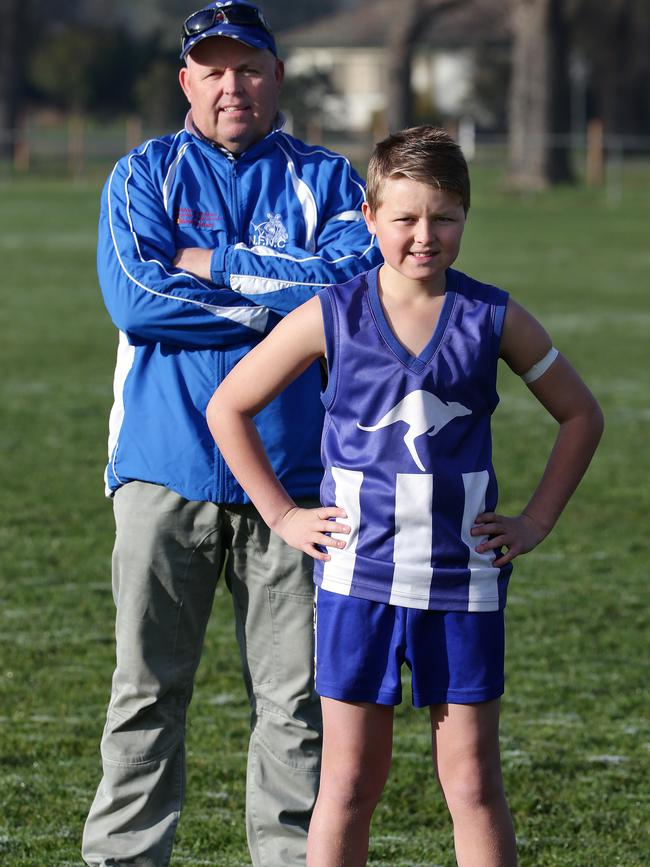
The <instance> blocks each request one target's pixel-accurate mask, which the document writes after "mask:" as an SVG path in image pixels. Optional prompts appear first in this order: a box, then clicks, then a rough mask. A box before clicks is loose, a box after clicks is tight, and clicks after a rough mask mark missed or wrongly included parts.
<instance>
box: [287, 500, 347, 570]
mask: <svg viewBox="0 0 650 867" xmlns="http://www.w3.org/2000/svg"><path fill="white" fill-rule="evenodd" d="M330 518H347V515H346V514H345V512H344V511H343V509H339V508H338V507H337V506H319V507H318V508H317V509H300V508H298V507H297V506H296V507H295V508H293V509H289V511H288V512H286V514H284V515H283V516H282V517H281V518H280V519H279V520H278V521H277V522H276V523H275V524H274V525H273V526H272V528H271V529H272V530H274V531H275V532H276V533H277V534H278V536H281V537H282V538H283V539H284V541H285V542H286V543H287V544H288V545H291V547H292V548H297V549H298V550H299V551H304V552H305V554H309V556H310V557H313V558H314V560H329V559H330V555H329V554H326V553H325V552H324V551H320V550H319V549H318V547H317V546H318V545H321V546H324V547H329V548H345V542H344V541H343V540H342V539H333V538H332V537H331V535H329V534H330V533H345V534H347V533H349V532H350V528H349V527H348V526H347V525H346V524H339V523H337V522H336V521H331V520H329V519H330Z"/></svg>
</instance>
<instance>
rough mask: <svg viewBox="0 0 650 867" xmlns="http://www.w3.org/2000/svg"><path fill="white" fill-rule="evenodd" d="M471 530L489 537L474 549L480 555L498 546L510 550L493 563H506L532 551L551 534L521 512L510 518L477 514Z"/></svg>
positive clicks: (494, 564)
mask: <svg viewBox="0 0 650 867" xmlns="http://www.w3.org/2000/svg"><path fill="white" fill-rule="evenodd" d="M470 532H471V535H472V536H487V537H489V538H487V539H485V541H483V542H481V543H480V544H478V545H477V546H476V548H475V549H474V550H475V551H476V552H477V554H485V553H487V552H488V551H493V550H494V549H496V548H506V549H507V550H506V553H505V554H503V555H502V556H501V557H497V558H496V560H494V562H493V564H492V565H493V566H505V565H506V563H510V561H511V560H514V559H515V557H518V556H519V554H526V553H527V552H528V551H532V550H533V548H535V546H536V545H539V543H540V542H541V541H542V539H544V538H545V537H546V535H547V534H548V531H547V530H544V529H543V528H542V527H541V526H540V525H539V524H538V523H537V522H536V521H535V519H534V518H532V517H531V516H530V515H526V514H524V513H522V514H521V515H517V516H516V517H510V518H509V517H507V516H506V515H499V514H497V513H496V512H482V513H481V514H480V515H478V516H477V517H476V521H475V524H474V526H473V527H472V529H471V531H470Z"/></svg>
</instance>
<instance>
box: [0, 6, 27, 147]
mask: <svg viewBox="0 0 650 867" xmlns="http://www.w3.org/2000/svg"><path fill="white" fill-rule="evenodd" d="M25 6H26V2H25V0H0V159H9V160H11V159H13V156H14V152H15V147H16V144H17V140H16V128H17V126H18V113H19V110H20V101H21V97H22V90H23V78H24V76H23V60H22V58H23V50H22V49H21V46H22V45H23V43H24V32H22V24H23V22H24V20H25V17H26V16H25V14H24V13H25Z"/></svg>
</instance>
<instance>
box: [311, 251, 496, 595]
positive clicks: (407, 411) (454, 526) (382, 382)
mask: <svg viewBox="0 0 650 867" xmlns="http://www.w3.org/2000/svg"><path fill="white" fill-rule="evenodd" d="M378 271H379V268H376V269H374V270H372V271H369V272H367V273H366V274H361V275H359V276H358V277H355V278H354V279H353V280H351V281H349V282H348V283H345V284H343V285H338V286H328V287H326V288H325V289H323V290H322V291H321V292H319V299H320V302H321V307H322V311H323V321H324V326H325V338H326V346H327V364H328V370H329V379H328V384H327V388H326V390H325V391H324V393H323V396H322V397H323V403H324V406H325V411H326V413H325V424H324V428H323V436H322V448H321V454H322V459H323V465H324V467H325V474H324V477H323V482H322V485H321V502H322V503H323V504H324V505H334V504H335V505H337V506H340V507H341V508H343V509H345V511H346V513H347V515H348V520H347V523H349V524H350V526H351V533H350V535H348V536H341V538H343V539H345V541H346V543H347V544H346V547H345V549H343V550H339V549H334V548H328V549H327V550H328V553H329V554H330V555H331V559H330V560H329V561H327V562H325V563H323V562H322V561H316V563H315V581H316V583H317V584H318V585H319V586H321V587H323V589H325V590H329V591H331V592H334V593H340V594H344V595H351V596H358V597H361V598H364V599H371V600H377V601H380V602H385V603H390V604H392V605H401V606H406V607H411V608H423V609H426V608H431V609H437V610H443V611H495V610H499V609H500V608H502V607H503V606H504V605H505V602H506V589H507V583H508V579H509V576H510V573H511V571H512V568H511V566H510V564H508V565H507V566H506V567H503V568H501V569H499V568H495V567H494V566H493V565H492V563H493V561H494V560H495V559H496V557H497V556H498V554H497V553H495V552H493V551H492V552H489V553H487V554H477V553H476V551H475V550H474V549H475V547H476V545H478V544H479V542H480V537H473V536H470V529H471V527H472V526H473V524H474V519H475V518H476V516H477V515H478V514H480V513H481V512H483V511H492V510H494V509H495V508H496V505H497V481H496V477H495V474H494V469H493V466H492V437H491V429H490V421H491V416H492V413H493V412H494V410H495V408H496V406H497V404H498V402H499V398H498V395H497V392H496V370H497V362H498V357H499V344H500V338H501V331H502V328H503V320H504V316H505V311H506V305H507V302H508V295H507V293H506V292H503V291H502V290H501V289H497V288H496V287H495V286H489V285H486V284H483V283H479V282H477V281H476V280H473V279H471V278H470V277H467V276H466V275H465V274H462V273H461V272H459V271H455V270H452V269H449V270H448V271H447V284H446V292H445V296H444V299H443V305H442V309H441V312H440V317H439V320H438V323H437V325H436V328H435V329H434V332H433V334H432V336H431V339H430V341H429V343H428V344H427V346H426V347H425V348H424V349H423V350H422V352H421V353H420V355H419V356H418V357H414V356H413V355H411V354H410V353H409V351H408V350H407V349H405V348H404V346H402V344H401V343H400V342H399V341H398V340H397V338H396V337H395V335H394V334H393V332H392V330H391V327H390V325H389V323H388V320H387V318H386V316H385V314H384V311H383V308H382V306H381V302H380V300H379V295H378V291H377V275H378Z"/></svg>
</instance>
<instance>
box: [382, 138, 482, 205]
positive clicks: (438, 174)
mask: <svg viewBox="0 0 650 867" xmlns="http://www.w3.org/2000/svg"><path fill="white" fill-rule="evenodd" d="M393 177H405V178H410V179H411V180H413V181H419V182H420V183H422V184H427V185H428V186H430V187H434V188H435V189H438V190H445V191H446V192H449V193H456V195H458V196H459V197H460V199H461V201H462V204H463V209H464V211H465V213H467V211H468V210H469V171H468V169H467V163H466V162H465V157H464V156H463V152H462V151H461V149H460V147H459V146H458V145H457V144H456V142H455V141H454V139H453V138H452V137H451V136H450V135H449V133H448V132H447V131H446V130H444V129H441V128H439V127H435V126H428V125H426V126H414V127H411V128H410V129H403V130H401V131H400V132H396V133H393V134H392V135H389V136H388V137H387V138H385V139H383V140H382V141H380V142H378V143H377V144H376V145H375V149H374V151H373V153H372V156H371V157H370V162H369V163H368V180H367V182H366V198H367V200H368V205H369V206H370V209H371V210H372V211H375V210H376V209H377V208H378V207H379V206H380V205H381V203H382V198H381V193H382V187H383V185H384V182H385V181H386V179H387V178H393Z"/></svg>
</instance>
